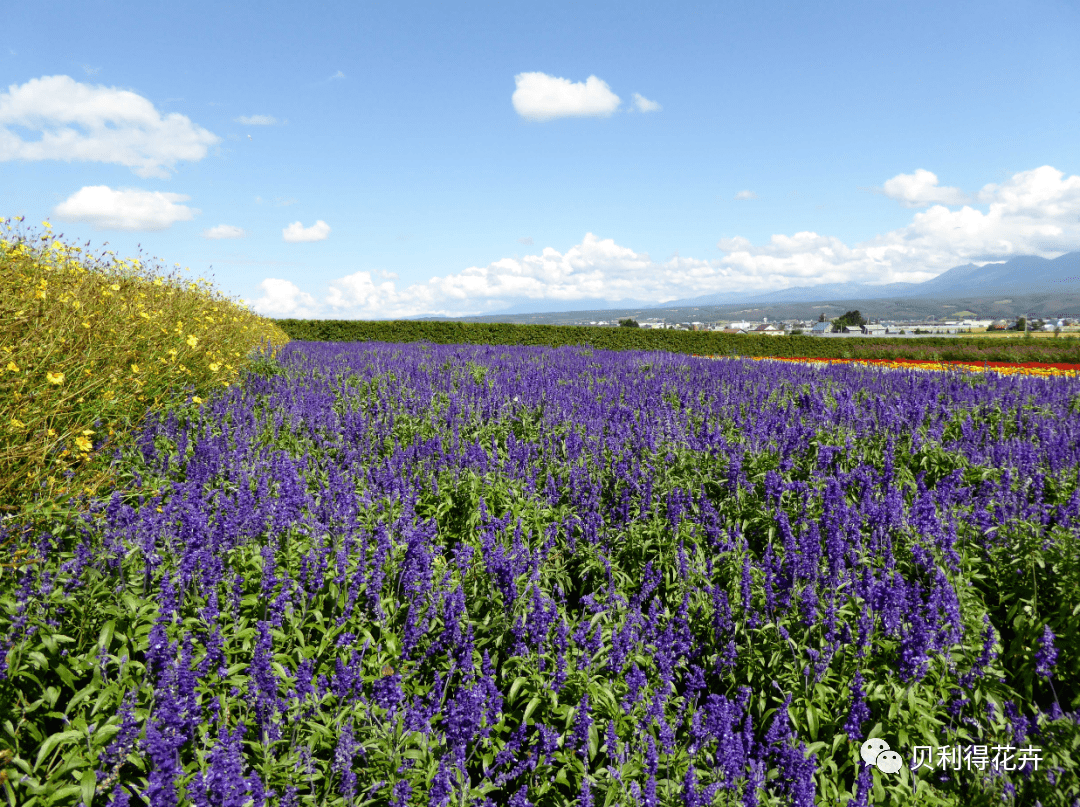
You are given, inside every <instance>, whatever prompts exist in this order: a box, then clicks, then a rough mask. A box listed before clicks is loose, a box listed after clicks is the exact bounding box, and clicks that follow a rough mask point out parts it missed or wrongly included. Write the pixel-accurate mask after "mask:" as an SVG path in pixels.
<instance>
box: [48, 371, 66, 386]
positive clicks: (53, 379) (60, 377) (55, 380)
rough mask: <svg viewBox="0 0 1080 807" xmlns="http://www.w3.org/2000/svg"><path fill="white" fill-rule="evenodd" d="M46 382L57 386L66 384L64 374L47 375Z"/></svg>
mask: <svg viewBox="0 0 1080 807" xmlns="http://www.w3.org/2000/svg"><path fill="white" fill-rule="evenodd" d="M45 380H46V381H48V382H49V383H50V384H56V385H57V386H59V385H60V384H63V383H64V374H63V373H45Z"/></svg>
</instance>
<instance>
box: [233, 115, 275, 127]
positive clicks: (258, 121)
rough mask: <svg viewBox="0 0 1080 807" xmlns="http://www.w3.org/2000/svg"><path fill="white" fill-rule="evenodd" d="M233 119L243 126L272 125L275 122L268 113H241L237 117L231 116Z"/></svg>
mask: <svg viewBox="0 0 1080 807" xmlns="http://www.w3.org/2000/svg"><path fill="white" fill-rule="evenodd" d="M233 120H234V121H236V122H237V123H242V124H244V125H245V126H272V125H273V124H275V123H277V120H275V119H274V118H273V117H271V116H270V115H250V116H248V117H244V116H243V115H241V116H240V117H239V118H233Z"/></svg>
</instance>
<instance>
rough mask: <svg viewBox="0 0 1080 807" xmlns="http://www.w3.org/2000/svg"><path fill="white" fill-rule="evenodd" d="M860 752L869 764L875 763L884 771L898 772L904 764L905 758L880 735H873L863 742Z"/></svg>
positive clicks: (864, 760)
mask: <svg viewBox="0 0 1080 807" xmlns="http://www.w3.org/2000/svg"><path fill="white" fill-rule="evenodd" d="M859 753H861V754H862V758H863V762H865V763H866V764H867V765H875V766H877V769H878V770H879V771H881V772H882V773H896V772H897V771H898V770H900V767H901V766H902V765H903V764H904V761H903V759H901V757H900V755H899V754H898V753H896V752H895V751H892V750H890V748H889V744H888V743H887V742H885V741H884V740H883V739H881V738H880V737H873V738H871V739H869V740H866V741H865V742H864V743H863V744H862V748H861V749H860V751H859Z"/></svg>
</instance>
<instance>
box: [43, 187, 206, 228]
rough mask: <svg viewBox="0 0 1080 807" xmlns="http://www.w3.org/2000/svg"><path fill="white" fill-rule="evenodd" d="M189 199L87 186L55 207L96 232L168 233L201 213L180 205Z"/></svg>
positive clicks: (153, 192) (59, 213)
mask: <svg viewBox="0 0 1080 807" xmlns="http://www.w3.org/2000/svg"><path fill="white" fill-rule="evenodd" d="M189 198H190V197H188V196H184V195H183V194H179V193H162V192H160V191H144V190H140V189H138V188H126V189H123V190H115V191H114V190H113V189H112V188H110V187H108V186H107V185H88V186H86V187H84V188H82V189H80V190H78V191H76V192H75V193H73V194H72V195H71V196H69V197H68V198H67V199H65V200H64V201H63V202H61V203H60V204H58V205H57V206H56V207H54V208H53V213H54V214H55V215H56V216H57V217H58V218H61V219H64V220H67V221H79V222H84V223H86V224H90V225H92V226H93V227H94V228H95V229H97V230H166V229H168V228H169V227H171V226H172V225H173V223H175V222H177V221H190V220H191V219H192V218H193V217H194V215H195V214H197V213H201V212H202V211H201V210H194V209H192V208H189V207H187V206H185V205H181V204H177V202H186V201H187V200H188V199H189Z"/></svg>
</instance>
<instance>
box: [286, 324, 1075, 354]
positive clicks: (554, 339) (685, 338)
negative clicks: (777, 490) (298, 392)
mask: <svg viewBox="0 0 1080 807" xmlns="http://www.w3.org/2000/svg"><path fill="white" fill-rule="evenodd" d="M274 323H275V324H276V325H278V326H279V327H280V328H281V330H282V331H283V332H284V333H286V334H287V335H288V336H289V337H290V338H291V339H293V340H296V341H313V342H402V343H407V342H426V343H430V344H435V345H455V344H464V345H531V346H535V347H565V346H571V345H579V346H589V347H593V348H596V349H598V350H642V351H664V352H667V353H682V354H688V355H697V356H761V357H769V356H772V357H777V358H821V359H838V358H843V357H844V353H845V352H847V353H848V354H849V357H850V358H853V359H910V360H914V361H930V360H931V358H930V357H931V356H932V355H935V354H936V355H939V356H940V357H941V360H942V361H956V362H984V361H995V362H1043V363H1066V364H1069V363H1071V364H1080V339H1063V340H1059V341H1058V342H1057V343H1054V342H1053V341H1052V340H1049V339H1047V340H1034V339H1033V340H1031V341H1030V342H1027V343H1023V344H1020V343H1018V342H1019V340H1017V342H1012V343H1010V342H1009V341H1008V340H1005V341H1004V342H1003V341H1002V340H1000V339H991V338H982V339H980V338H979V337H970V338H969V337H965V338H963V339H957V338H950V337H936V338H935V337H930V338H927V339H889V338H887V337H874V338H872V339H869V338H867V339H844V340H837V339H822V338H820V337H815V336H810V335H807V334H801V335H792V336H789V337H788V338H787V339H776V338H774V337H765V336H761V335H759V334H743V335H738V334H725V333H719V332H716V331H676V330H668V329H655V330H654V329H651V328H595V327H589V326H565V325H514V324H509V323H486V322H446V321H435V322H423V321H415V320H407V321H377V322H364V321H359V320H347V321H346V320H341V321H338V320H292V319H283V320H274ZM841 343H842V344H841Z"/></svg>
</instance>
